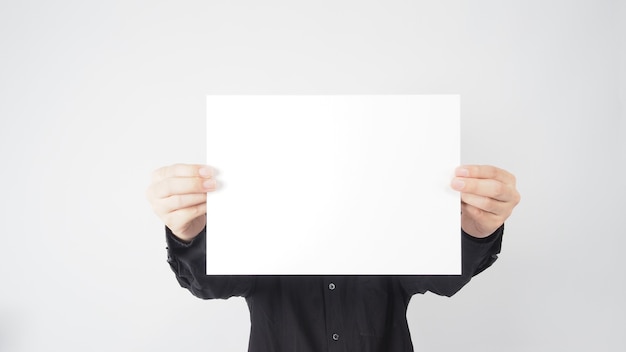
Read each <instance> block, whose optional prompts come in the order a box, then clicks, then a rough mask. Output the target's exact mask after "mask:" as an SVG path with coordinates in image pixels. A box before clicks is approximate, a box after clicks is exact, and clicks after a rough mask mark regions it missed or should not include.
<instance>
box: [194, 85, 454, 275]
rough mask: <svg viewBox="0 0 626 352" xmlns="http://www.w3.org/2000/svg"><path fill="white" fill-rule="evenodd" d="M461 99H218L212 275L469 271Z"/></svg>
mask: <svg viewBox="0 0 626 352" xmlns="http://www.w3.org/2000/svg"><path fill="white" fill-rule="evenodd" d="M459 100H460V99H459V96H458V95H209V96H208V97H207V158H208V161H207V164H209V165H211V166H213V167H215V168H216V169H217V170H218V174H217V176H216V177H217V180H218V184H219V188H218V190H217V191H215V192H211V193H209V194H208V197H207V230H206V233H207V258H206V259H207V260H206V264H207V274H208V275H309V274H310V275H367V274H372V275H439V274H449V275H455V274H460V273H461V237H460V236H461V230H460V228H461V225H460V200H459V194H458V193H457V192H455V191H453V190H451V189H450V187H449V184H450V181H451V179H452V177H453V174H454V169H455V168H456V167H457V166H458V165H459V163H460V106H459V104H460V101H459Z"/></svg>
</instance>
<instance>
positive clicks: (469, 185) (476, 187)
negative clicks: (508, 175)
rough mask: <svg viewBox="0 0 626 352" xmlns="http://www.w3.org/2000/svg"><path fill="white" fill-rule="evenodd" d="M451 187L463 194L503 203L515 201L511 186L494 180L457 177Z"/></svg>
mask: <svg viewBox="0 0 626 352" xmlns="http://www.w3.org/2000/svg"><path fill="white" fill-rule="evenodd" d="M450 186H451V187H452V188H453V189H455V190H457V191H460V192H463V193H471V194H475V195H477V196H482V197H489V198H493V199H496V200H499V201H502V202H507V201H511V200H513V198H514V193H515V192H514V188H513V187H512V186H511V185H508V184H505V183H502V182H500V181H497V180H493V179H475V178H464V177H455V178H454V179H452V182H451V183H450Z"/></svg>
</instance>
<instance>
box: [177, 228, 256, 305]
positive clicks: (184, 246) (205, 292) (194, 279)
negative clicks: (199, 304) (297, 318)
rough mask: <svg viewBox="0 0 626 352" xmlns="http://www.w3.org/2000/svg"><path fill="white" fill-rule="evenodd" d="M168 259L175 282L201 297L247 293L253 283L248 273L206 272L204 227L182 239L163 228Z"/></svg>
mask: <svg viewBox="0 0 626 352" xmlns="http://www.w3.org/2000/svg"><path fill="white" fill-rule="evenodd" d="M166 241H167V261H168V263H169V265H170V267H171V269H172V271H174V274H175V275H176V279H177V280H178V283H179V284H180V285H181V286H182V287H184V288H186V289H188V290H189V291H190V292H191V293H192V294H193V295H194V296H196V297H199V298H202V299H214V298H222V299H225V298H229V297H233V296H242V297H245V296H247V295H248V294H249V293H250V291H251V290H252V287H253V285H254V278H253V277H251V276H215V275H211V276H207V275H206V230H205V229H203V230H202V231H201V232H200V234H199V235H198V236H197V237H195V238H194V239H193V240H191V241H190V242H183V241H181V240H180V239H178V238H177V237H176V236H174V235H173V234H172V233H171V231H170V230H169V229H168V228H166Z"/></svg>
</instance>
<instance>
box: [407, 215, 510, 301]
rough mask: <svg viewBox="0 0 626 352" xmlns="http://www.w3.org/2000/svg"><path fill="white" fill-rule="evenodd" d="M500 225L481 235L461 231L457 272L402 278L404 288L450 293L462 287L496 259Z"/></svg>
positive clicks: (410, 292) (411, 292) (500, 231)
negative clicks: (460, 254)
mask: <svg viewBox="0 0 626 352" xmlns="http://www.w3.org/2000/svg"><path fill="white" fill-rule="evenodd" d="M503 233H504V225H502V226H501V227H500V228H498V229H497V230H496V231H495V232H494V233H492V234H491V235H490V236H488V237H485V238H475V237H472V236H470V235H468V234H467V233H465V232H464V231H463V232H462V235H461V236H462V238H461V248H462V273H461V275H427V276H407V277H404V287H405V289H406V291H407V293H408V294H409V295H413V294H416V293H425V292H426V291H430V292H433V293H435V294H438V295H442V296H448V297H449V296H452V295H454V294H455V293H457V292H458V291H459V290H460V289H461V288H463V286H465V285H466V284H467V283H468V282H469V281H470V280H471V279H472V277H474V276H476V275H478V274H480V273H481V272H482V271H484V270H485V269H487V268H488V267H490V266H491V265H492V264H493V263H494V262H495V261H496V259H497V258H498V254H499V253H500V250H501V246H502V235H503Z"/></svg>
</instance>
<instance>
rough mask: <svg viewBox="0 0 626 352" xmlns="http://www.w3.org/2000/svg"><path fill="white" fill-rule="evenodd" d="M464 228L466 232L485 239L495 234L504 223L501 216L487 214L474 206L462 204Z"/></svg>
mask: <svg viewBox="0 0 626 352" xmlns="http://www.w3.org/2000/svg"><path fill="white" fill-rule="evenodd" d="M461 211H462V220H461V223H462V226H463V229H464V230H465V232H467V233H469V234H472V235H474V236H477V235H478V236H477V237H484V236H486V235H489V234H491V233H493V231H495V230H496V229H497V228H498V227H500V226H501V225H502V223H504V219H503V218H502V217H500V216H497V215H494V214H492V213H489V212H486V211H484V210H482V209H480V208H477V207H475V206H473V205H470V204H467V203H462V205H461Z"/></svg>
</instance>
